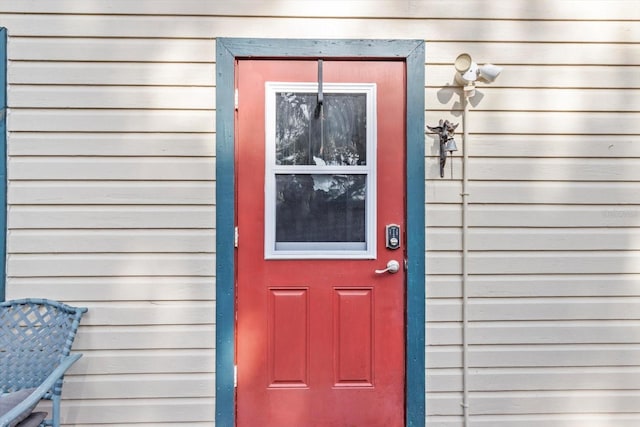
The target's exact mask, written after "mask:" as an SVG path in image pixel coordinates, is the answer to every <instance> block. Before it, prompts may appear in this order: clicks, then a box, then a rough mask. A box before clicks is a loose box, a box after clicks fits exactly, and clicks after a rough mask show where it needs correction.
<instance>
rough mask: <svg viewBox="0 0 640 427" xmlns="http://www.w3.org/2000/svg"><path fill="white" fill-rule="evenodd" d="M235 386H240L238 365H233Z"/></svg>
mask: <svg viewBox="0 0 640 427" xmlns="http://www.w3.org/2000/svg"><path fill="white" fill-rule="evenodd" d="M233 387H234V388H237V387H238V365H233Z"/></svg>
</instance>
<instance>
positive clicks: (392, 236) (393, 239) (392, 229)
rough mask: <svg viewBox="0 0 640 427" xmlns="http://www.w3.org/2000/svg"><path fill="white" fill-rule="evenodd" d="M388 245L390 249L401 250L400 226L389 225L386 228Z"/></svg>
mask: <svg viewBox="0 0 640 427" xmlns="http://www.w3.org/2000/svg"><path fill="white" fill-rule="evenodd" d="M385 235H386V244H387V248H388V249H399V248H400V226H399V225H398V224H389V225H387V226H386V228H385Z"/></svg>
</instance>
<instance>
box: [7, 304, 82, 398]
mask: <svg viewBox="0 0 640 427" xmlns="http://www.w3.org/2000/svg"><path fill="white" fill-rule="evenodd" d="M86 311H87V309H86V308H84V307H71V306H69V305H66V304H63V303H60V302H57V301H51V300H46V299H36V298H30V299H20V300H13V301H6V302H3V303H0V393H6V392H11V391H16V390H20V389H23V388H29V387H37V386H38V385H40V383H41V382H42V381H43V380H44V379H45V378H47V376H48V375H49V374H50V373H51V372H52V371H53V370H54V369H55V368H56V367H57V366H58V364H59V363H60V360H61V359H62V358H63V357H64V356H68V355H69V354H70V352H71V345H72V344H73V340H74V338H75V335H76V332H77V330H78V326H79V324H80V319H81V318H82V315H83V314H84V313H85V312H86ZM61 388H62V379H60V380H59V381H58V382H57V383H56V385H55V386H54V387H53V388H52V390H51V393H52V394H54V395H58V396H59V395H60V392H61ZM46 397H48V398H51V396H46Z"/></svg>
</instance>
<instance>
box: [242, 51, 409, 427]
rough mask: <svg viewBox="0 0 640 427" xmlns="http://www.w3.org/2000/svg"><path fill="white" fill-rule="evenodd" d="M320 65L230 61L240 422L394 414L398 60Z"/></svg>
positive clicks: (397, 374)
mask: <svg viewBox="0 0 640 427" xmlns="http://www.w3.org/2000/svg"><path fill="white" fill-rule="evenodd" d="M321 68H322V73H321V80H322V84H321V85H319V84H318V81H319V80H318V78H319V67H318V62H317V61H310V60H299V61H275V60H240V61H239V62H238V65H237V76H236V78H237V85H238V94H239V103H238V112H237V138H238V140H237V141H236V146H237V154H236V156H237V157H236V170H237V212H238V217H237V224H238V235H239V239H238V249H237V264H236V265H237V272H236V274H237V289H236V292H237V337H236V338H237V355H236V359H237V369H238V372H237V375H238V377H237V380H238V382H237V425H238V426H240V427H258V426H259V427H268V426H277V427H310V426H323V427H339V426H345V427H346V426H354V427H355V426H358V427H371V426H384V427H394V426H403V425H404V378H405V372H404V366H405V360H404V357H405V353H404V348H405V346H404V336H405V323H404V316H405V310H404V307H405V305H404V304H405V272H404V252H405V250H404V237H403V233H404V229H405V227H404V225H405V206H404V199H405V198H404V189H405V181H404V180H405V169H404V167H405V166H404V157H405V126H404V123H405V117H404V114H405V67H404V63H403V62H393V61H364V62H363V61H358V62H355V61H332V60H325V61H323V64H322V67H321ZM319 100H321V101H322V102H319ZM387 226H389V227H387ZM387 235H388V236H387ZM392 260H395V261H397V262H398V266H399V268H398V269H397V272H395V273H393V272H391V271H380V270H384V269H385V268H386V267H387V263H389V261H392ZM392 264H393V263H392ZM393 267H394V266H393V265H392V268H391V270H394V268H393ZM376 270H378V272H376ZM420 375H422V374H420Z"/></svg>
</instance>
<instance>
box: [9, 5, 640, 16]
mask: <svg viewBox="0 0 640 427" xmlns="http://www.w3.org/2000/svg"><path fill="white" fill-rule="evenodd" d="M594 3H596V4H594V5H590V6H589V7H585V5H584V3H583V1H581V0H555V1H554V0H543V1H537V2H535V3H532V2H530V1H527V0H512V1H510V2H508V3H504V4H503V3H497V4H492V5H486V4H484V2H482V1H479V0H473V1H469V0H447V1H441V0H439V1H413V0H373V1H370V0H351V1H348V2H344V1H341V0H328V1H327V0H312V1H305V2H304V3H300V2H299V1H296V0H285V1H279V2H277V3H271V2H264V1H261V0H239V1H234V2H231V3H226V2H222V3H217V2H216V3H211V4H208V3H203V2H202V1H199V0H182V1H180V2H179V3H176V2H174V1H171V0H144V1H138V2H135V3H132V2H129V1H127V0H113V1H111V2H110V3H109V4H101V3H97V4H94V3H89V4H80V5H78V4H77V3H76V2H74V1H73V0H63V1H59V2H56V3H54V4H46V3H45V4H43V3H42V2H39V1H36V0H9V1H7V2H6V5H3V7H2V10H3V11H7V12H23V11H24V10H25V9H26V10H30V11H33V12H36V13H68V12H69V10H74V11H75V12H76V13H87V14H109V15H112V14H140V15H232V16H234V15H241V16H259V15H266V16H289V17H290V16H314V17H316V16H340V17H351V16H356V17H376V16H383V17H387V16H390V17H411V18H430V17H434V18H449V19H450V18H470V19H491V18H494V19H496V18H497V19H534V20H535V19H550V18H551V17H553V18H555V19H568V20H576V19H589V20H607V19H609V20H613V19H619V20H630V19H637V18H638V17H639V12H638V10H637V8H636V7H635V5H634V4H633V2H629V1H626V0H607V1H606V2H605V3H604V4H603V3H602V2H600V4H598V3H597V2H594ZM604 5H606V6H607V7H606V8H605V7H604ZM597 6H601V7H597Z"/></svg>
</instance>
